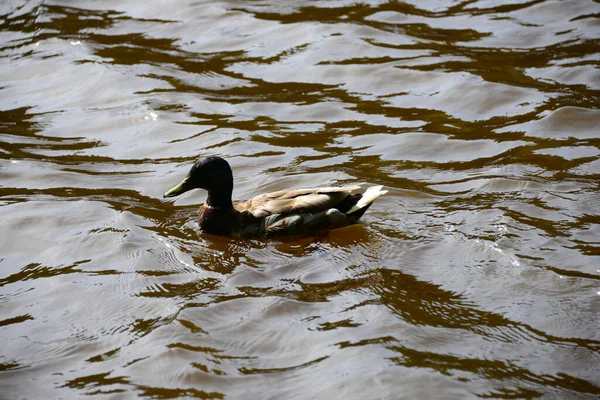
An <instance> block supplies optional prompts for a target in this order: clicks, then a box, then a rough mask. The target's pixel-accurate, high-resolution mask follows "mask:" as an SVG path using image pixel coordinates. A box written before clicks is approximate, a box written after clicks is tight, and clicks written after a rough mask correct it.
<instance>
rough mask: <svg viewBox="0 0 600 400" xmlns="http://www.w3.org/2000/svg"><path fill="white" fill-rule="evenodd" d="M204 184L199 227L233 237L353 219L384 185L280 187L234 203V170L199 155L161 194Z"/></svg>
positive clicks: (296, 231) (307, 229)
mask: <svg viewBox="0 0 600 400" xmlns="http://www.w3.org/2000/svg"><path fill="white" fill-rule="evenodd" d="M197 188H199V189H205V190H206V191H208V199H207V200H206V203H204V205H202V207H201V209H200V217H199V223H200V228H201V230H202V231H203V232H206V233H209V234H213V235H221V236H236V237H258V236H289V235H306V234H313V233H316V232H318V231H322V230H329V229H335V228H340V227H343V226H346V225H350V224H354V223H356V222H357V221H358V219H359V218H360V217H361V216H362V215H363V214H364V213H365V211H367V209H368V208H369V207H370V206H371V204H372V203H373V201H374V200H375V199H377V198H378V197H379V196H381V195H382V194H385V193H387V191H386V190H381V189H382V188H383V186H372V187H370V188H368V189H367V190H366V191H365V192H364V193H362V194H354V193H353V192H355V191H357V190H359V189H360V186H358V185H357V186H346V187H327V188H318V189H300V190H281V191H278V192H273V193H267V194H261V195H258V196H256V197H254V198H252V199H250V200H248V201H245V202H238V203H233V202H232V201H231V194H232V192H233V173H232V172H231V167H230V166H229V163H228V162H227V161H225V160H224V159H222V158H220V157H214V156H213V157H208V158H205V159H200V160H198V161H197V162H196V163H194V165H193V166H192V168H191V169H190V172H189V173H188V175H187V177H186V178H185V179H184V180H183V181H182V182H181V183H180V184H179V185H177V186H175V187H174V188H173V189H171V190H169V191H168V192H166V193H165V194H164V197H174V196H178V195H180V194H182V193H185V192H187V191H188V190H192V189H197Z"/></svg>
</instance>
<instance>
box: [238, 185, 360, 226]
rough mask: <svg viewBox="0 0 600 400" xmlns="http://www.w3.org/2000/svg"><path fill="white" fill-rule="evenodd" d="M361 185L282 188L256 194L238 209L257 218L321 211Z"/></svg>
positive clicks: (330, 206) (333, 205) (240, 204)
mask: <svg viewBox="0 0 600 400" xmlns="http://www.w3.org/2000/svg"><path fill="white" fill-rule="evenodd" d="M358 189H360V186H358V185H355V186H346V187H326V188H318V189H300V190H281V191H278V192H273V193H267V194H263V195H259V196H256V197H254V198H252V199H250V200H248V201H246V202H244V203H239V204H236V208H237V209H238V211H242V212H243V211H248V212H249V213H251V214H252V215H254V216H255V217H256V218H265V217H267V216H269V215H273V214H282V215H289V214H293V213H300V212H311V213H314V212H319V211H325V210H328V209H329V208H332V207H335V206H336V205H337V204H338V203H339V202H341V201H342V200H344V199H345V198H346V197H347V196H348V195H350V194H351V193H352V192H354V191H356V190H358Z"/></svg>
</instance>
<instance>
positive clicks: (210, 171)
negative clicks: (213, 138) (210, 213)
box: [163, 156, 233, 197]
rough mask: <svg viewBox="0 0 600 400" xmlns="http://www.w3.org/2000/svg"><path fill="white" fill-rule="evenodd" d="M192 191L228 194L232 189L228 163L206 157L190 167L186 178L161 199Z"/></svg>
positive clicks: (218, 158) (212, 157)
mask: <svg viewBox="0 0 600 400" xmlns="http://www.w3.org/2000/svg"><path fill="white" fill-rule="evenodd" d="M192 189H205V190H208V192H209V194H210V192H219V191H224V192H229V195H231V190H232V189H233V174H232V172H231V167H230V166H229V163H228V162H227V161H225V160H224V159H222V158H221V157H215V156H211V157H207V158H204V159H200V160H198V161H196V162H195V163H194V165H192V168H191V169H190V172H188V175H187V177H186V178H185V179H184V180H183V181H181V183H180V184H179V185H177V186H175V187H174V188H173V189H171V190H169V191H168V192H166V193H165V194H164V195H163V197H174V196H179V195H180V194H182V193H185V192H187V191H188V190H192Z"/></svg>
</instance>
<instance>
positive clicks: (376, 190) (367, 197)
mask: <svg viewBox="0 0 600 400" xmlns="http://www.w3.org/2000/svg"><path fill="white" fill-rule="evenodd" d="M381 189H383V186H371V187H370V188H368V189H367V190H366V191H365V192H364V193H363V195H362V197H361V198H360V199H359V200H358V203H356V204H355V205H354V207H352V208H351V209H350V210H348V211H347V212H346V214H352V213H353V212H355V211H358V210H360V209H361V208H363V207H366V206H368V205H369V204H371V203H372V202H374V201H375V199H376V198H378V197H379V196H381V195H382V194H386V193H387V190H381Z"/></svg>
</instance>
